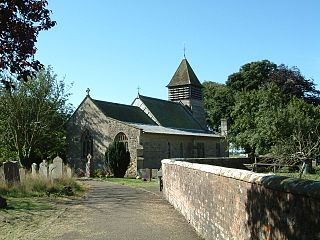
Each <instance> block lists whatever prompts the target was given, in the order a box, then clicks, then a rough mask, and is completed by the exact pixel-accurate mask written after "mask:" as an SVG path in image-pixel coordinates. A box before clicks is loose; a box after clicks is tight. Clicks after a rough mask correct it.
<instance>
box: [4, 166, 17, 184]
mask: <svg viewBox="0 0 320 240" xmlns="http://www.w3.org/2000/svg"><path fill="white" fill-rule="evenodd" d="M3 170H4V178H5V180H6V182H7V183H10V184H11V183H13V182H20V174H19V163H18V162H17V161H6V162H4V163H3Z"/></svg>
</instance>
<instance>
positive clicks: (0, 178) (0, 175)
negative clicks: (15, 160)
mask: <svg viewBox="0 0 320 240" xmlns="http://www.w3.org/2000/svg"><path fill="white" fill-rule="evenodd" d="M4 180H5V178H4V171H3V165H2V166H1V167H0V181H4Z"/></svg>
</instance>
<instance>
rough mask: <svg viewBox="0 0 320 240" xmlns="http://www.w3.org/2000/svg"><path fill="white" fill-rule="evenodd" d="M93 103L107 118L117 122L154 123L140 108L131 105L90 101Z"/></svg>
mask: <svg viewBox="0 0 320 240" xmlns="http://www.w3.org/2000/svg"><path fill="white" fill-rule="evenodd" d="M92 101H93V103H94V104H95V105H96V106H97V107H98V108H99V109H100V110H101V111H102V112H103V113H104V114H105V115H106V116H107V117H111V118H114V119H117V120H119V121H123V122H130V123H140V124H151V125H156V123H155V122H154V121H153V120H152V119H151V118H149V117H148V115H146V114H145V113H144V112H143V111H142V110H141V109H140V108H138V107H136V106H131V105H125V104H119V103H111V102H105V101H100V100H94V99H92Z"/></svg>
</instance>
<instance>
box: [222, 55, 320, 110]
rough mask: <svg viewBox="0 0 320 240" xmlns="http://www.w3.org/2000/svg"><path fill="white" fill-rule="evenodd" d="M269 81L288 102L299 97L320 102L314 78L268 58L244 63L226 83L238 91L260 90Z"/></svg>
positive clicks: (315, 102) (316, 102)
mask: <svg viewBox="0 0 320 240" xmlns="http://www.w3.org/2000/svg"><path fill="white" fill-rule="evenodd" d="M269 83H273V84H275V85H276V86H277V87H278V88H279V89H280V90H281V91H282V92H283V93H284V94H285V95H286V98H287V101H288V102H289V101H290V99H292V98H293V97H297V98H302V99H304V100H306V101H307V102H310V103H314V104H319V103H320V97H319V94H320V91H319V90H316V89H315V84H314V82H313V80H312V79H306V78H305V77H304V76H302V74H301V73H300V70H299V69H298V68H297V67H292V68H288V67H287V66H285V65H284V64H281V65H278V66H277V65H276V64H274V63H272V62H270V61H268V60H263V61H256V62H251V63H247V64H245V65H243V66H242V67H241V68H240V70H239V72H236V73H233V74H231V75H230V76H229V77H228V80H227V82H226V85H227V87H228V88H229V89H230V90H232V91H233V92H234V93H236V92H241V91H251V90H258V89H259V88H262V87H264V86H266V85H267V84H269Z"/></svg>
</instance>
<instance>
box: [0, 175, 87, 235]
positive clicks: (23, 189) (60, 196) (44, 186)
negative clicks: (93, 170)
mask: <svg viewBox="0 0 320 240" xmlns="http://www.w3.org/2000/svg"><path fill="white" fill-rule="evenodd" d="M66 186H68V189H69V188H70V191H69V190H66V188H65V187H66ZM84 191H85V187H84V185H83V184H82V183H79V182H78V181H76V180H75V179H59V180H56V181H53V182H52V181H49V180H46V179H42V178H34V177H31V176H28V178H27V179H26V180H25V181H23V182H21V183H16V184H13V185H7V184H6V183H4V182H3V181H0V196H2V197H4V198H5V199H6V200H7V205H8V206H7V207H6V208H4V209H0V240H2V239H30V238H28V237H27V236H28V235H30V234H31V235H32V234H34V233H35V232H37V230H38V229H40V227H41V226H49V225H50V223H51V222H52V221H53V220H54V219H55V218H57V216H59V215H60V214H61V213H62V212H63V211H64V210H65V209H66V203H67V202H69V201H72V199H71V198H66V197H65V196H66V195H67V196H69V195H72V196H73V198H74V197H76V196H81V195H82V194H83V192H84Z"/></svg>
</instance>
